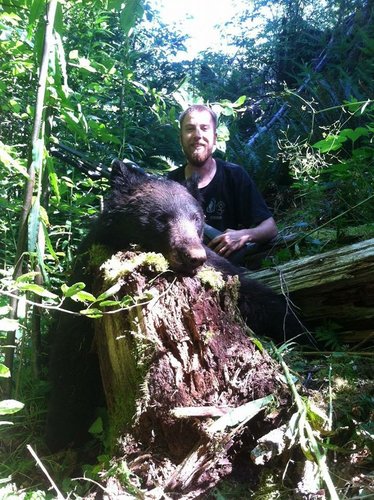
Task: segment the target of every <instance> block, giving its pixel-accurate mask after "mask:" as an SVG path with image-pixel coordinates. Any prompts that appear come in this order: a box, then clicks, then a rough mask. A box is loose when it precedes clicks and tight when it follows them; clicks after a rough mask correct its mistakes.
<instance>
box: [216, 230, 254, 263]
mask: <svg viewBox="0 0 374 500" xmlns="http://www.w3.org/2000/svg"><path fill="white" fill-rule="evenodd" d="M249 232H250V229H239V230H235V229H226V231H225V232H224V233H222V234H220V235H219V236H216V237H215V238H214V239H213V240H212V241H211V242H210V243H209V245H208V247H209V248H211V249H212V250H213V251H214V252H216V253H218V254H219V255H222V257H228V256H229V255H230V254H231V253H232V252H234V251H235V250H239V249H240V248H242V247H243V246H244V245H245V244H246V243H247V242H248V241H251V239H250V238H251V237H250V234H249Z"/></svg>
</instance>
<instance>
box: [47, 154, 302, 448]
mask: <svg viewBox="0 0 374 500" xmlns="http://www.w3.org/2000/svg"><path fill="white" fill-rule="evenodd" d="M110 185H111V188H110V191H109V194H108V197H107V199H106V202H105V205H104V210H103V212H102V214H101V215H100V216H99V217H98V219H97V221H96V222H95V223H94V225H93V227H92V229H91V231H90V232H89V234H88V236H87V237H86V239H85V240H84V241H83V243H82V245H81V247H80V249H79V252H78V258H77V260H76V264H75V270H74V272H73V276H72V279H71V282H72V283H76V282H78V281H84V282H85V283H86V286H87V290H88V291H90V286H92V283H93V281H94V279H95V276H94V275H92V273H91V271H90V269H89V265H88V261H89V259H88V253H89V251H90V249H91V248H92V246H93V245H94V244H102V245H105V246H106V247H108V249H109V251H110V254H114V253H115V252H117V251H120V250H127V249H129V248H130V246H131V245H132V244H137V245H139V246H140V247H141V249H142V250H144V251H154V252H160V253H162V254H163V255H164V256H165V257H166V258H167V259H168V261H169V264H170V267H171V269H173V270H174V271H175V272H177V273H179V274H181V275H194V274H195V273H196V272H197V270H198V268H199V267H200V266H201V265H202V264H204V263H207V264H208V265H210V266H212V267H214V268H215V269H216V270H218V271H221V272H222V273H223V274H224V275H239V279H240V283H241V285H240V297H239V308H240V311H241V313H242V315H243V318H244V319H245V321H246V322H247V324H248V326H249V327H250V328H251V329H252V330H253V331H254V332H255V333H256V334H257V335H266V336H269V337H272V338H274V339H275V340H276V341H282V340H285V324H286V323H287V321H289V322H290V324H291V323H293V321H294V319H293V318H292V315H289V314H288V312H287V304H286V301H285V300H284V298H283V297H280V296H278V295H277V294H275V293H274V292H273V291H272V290H270V289H269V288H267V287H265V286H264V285H262V284H260V283H258V282H256V281H254V280H251V279H249V278H248V277H247V276H246V275H244V272H243V268H237V267H235V266H234V265H233V264H231V263H230V262H228V261H227V260H226V259H224V258H222V257H220V256H218V255H217V254H215V253H214V252H213V251H211V250H210V249H209V248H207V247H205V246H204V245H203V243H202V235H203V228H204V214H203V211H202V209H201V206H200V204H199V202H198V189H197V183H196V181H194V180H192V181H191V182H190V183H189V184H188V185H187V186H186V187H184V186H182V185H180V184H178V183H176V182H174V181H172V180H168V179H165V178H159V177H156V176H153V175H149V174H147V173H145V172H144V171H142V170H141V169H139V168H138V167H135V166H134V165H128V164H125V163H123V162H121V161H119V160H116V161H115V162H114V163H113V165H112V172H111V178H110ZM96 273H97V269H96ZM69 308H70V309H71V310H72V311H74V310H75V311H78V310H79V309H80V306H79V305H77V304H76V303H74V302H73V301H70V304H69ZM294 326H295V325H294V324H292V325H291V328H290V329H291V330H292V331H293V332H292V333H294ZM93 332H94V329H93V325H92V320H89V319H88V318H85V317H82V316H81V315H71V314H70V315H69V314H64V313H62V312H61V313H59V314H58V318H57V322H56V325H55V328H54V331H53V332H52V334H53V338H54V341H53V345H52V350H51V356H50V376H51V383H52V390H51V398H50V404H49V411H48V418H47V437H46V440H47V444H48V446H49V448H50V449H51V451H57V450H59V449H61V448H64V447H67V446H73V447H77V446H80V445H81V444H83V443H84V442H85V441H86V440H87V437H88V428H89V426H90V424H91V423H92V422H93V420H94V418H95V415H94V410H95V408H97V407H98V406H100V405H105V401H104V396H103V390H102V383H101V377H100V371H99V363H98V357H97V354H96V352H95V351H94V349H93V347H92V346H93V335H94V333H93Z"/></svg>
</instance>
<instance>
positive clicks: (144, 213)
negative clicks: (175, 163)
mask: <svg viewBox="0 0 374 500" xmlns="http://www.w3.org/2000/svg"><path fill="white" fill-rule="evenodd" d="M110 184H111V189H110V192H109V195H108V198H107V200H106V203H105V207H104V212H103V214H102V216H101V218H100V221H99V225H101V226H102V227H103V229H104V233H105V235H103V236H102V239H103V240H104V239H105V241H103V242H104V243H106V244H107V245H109V246H111V247H112V248H113V250H124V249H125V248H127V247H128V246H129V245H130V244H138V245H140V247H141V248H142V249H143V250H145V251H155V252H161V253H162V254H163V255H164V256H165V257H166V258H167V259H168V260H169V263H170V266H171V268H172V269H174V270H175V271H177V272H181V273H183V274H194V273H195V272H196V269H197V268H198V267H199V266H201V265H202V264H203V263H204V262H205V260H206V252H205V249H204V247H203V245H202V242H201V239H202V234H203V228H204V214H203V211H202V208H201V206H200V204H199V202H198V201H197V200H196V198H195V197H194V196H193V195H192V194H191V193H190V192H189V190H188V189H187V188H186V187H184V186H182V185H180V184H178V183H177V182H174V181H171V180H169V179H165V178H162V177H157V176H154V175H150V174H147V173H146V172H144V171H143V170H142V169H141V168H139V167H137V166H136V165H134V164H127V163H124V162H122V161H120V160H115V161H114V162H113V164H112V172H111V177H110ZM189 189H190V190H191V191H192V193H193V194H195V195H196V193H197V185H196V181H193V180H192V181H191V183H190V184H189Z"/></svg>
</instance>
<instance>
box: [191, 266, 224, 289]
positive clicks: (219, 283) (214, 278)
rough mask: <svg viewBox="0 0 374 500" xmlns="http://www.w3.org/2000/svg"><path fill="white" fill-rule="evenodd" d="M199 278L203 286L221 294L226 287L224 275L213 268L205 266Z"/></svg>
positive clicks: (199, 273) (198, 274)
mask: <svg viewBox="0 0 374 500" xmlns="http://www.w3.org/2000/svg"><path fill="white" fill-rule="evenodd" d="M197 277H198V278H199V279H200V281H201V283H203V285H207V286H209V287H210V288H212V289H213V290H215V291H216V292H219V291H221V290H222V289H223V287H224V286H225V280H224V279H223V276H222V273H220V272H219V271H216V270H215V269H214V268H213V267H209V266H204V267H203V268H202V269H201V270H200V271H199V272H198V273H197Z"/></svg>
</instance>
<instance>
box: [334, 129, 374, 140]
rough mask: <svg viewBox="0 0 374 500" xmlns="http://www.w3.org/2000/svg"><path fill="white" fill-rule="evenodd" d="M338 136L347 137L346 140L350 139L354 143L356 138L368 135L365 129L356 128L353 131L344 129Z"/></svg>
mask: <svg viewBox="0 0 374 500" xmlns="http://www.w3.org/2000/svg"><path fill="white" fill-rule="evenodd" d="M340 135H341V136H343V137H348V139H351V141H352V142H355V141H357V139H358V138H360V137H363V136H365V137H366V136H367V135H369V131H368V129H367V128H365V127H357V128H355V129H354V130H352V129H351V128H345V129H343V130H341V132H340Z"/></svg>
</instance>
